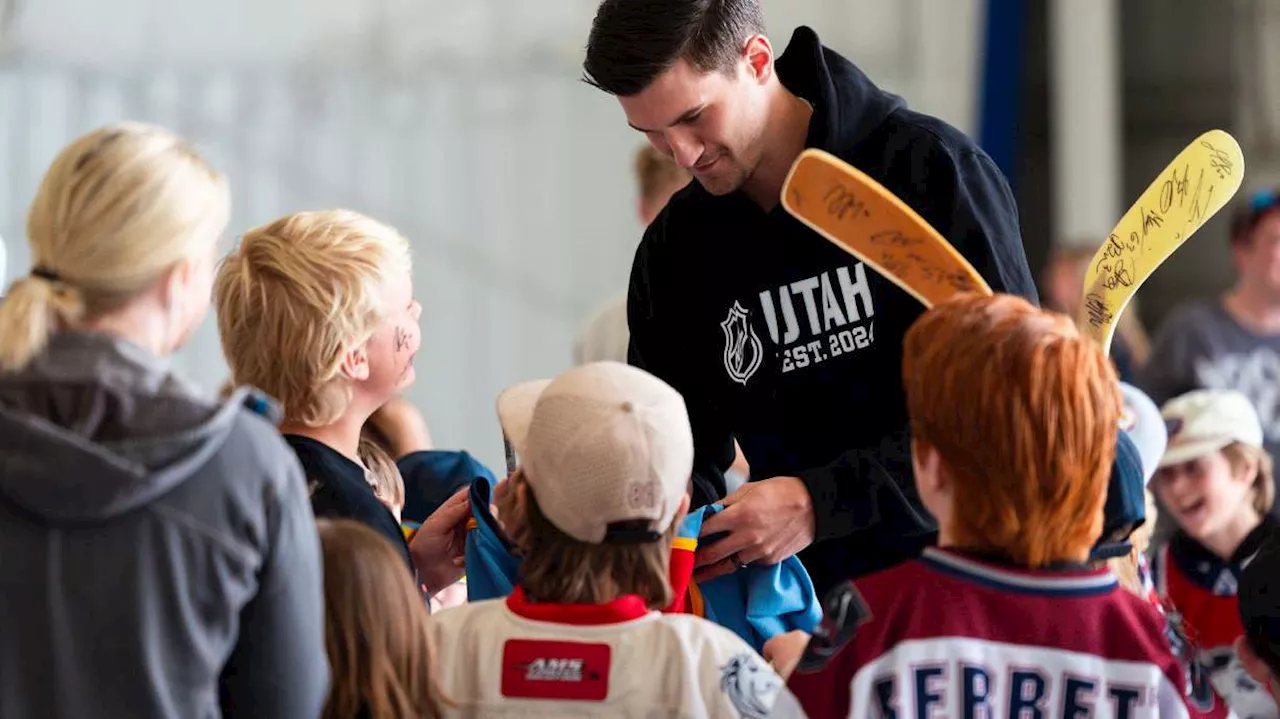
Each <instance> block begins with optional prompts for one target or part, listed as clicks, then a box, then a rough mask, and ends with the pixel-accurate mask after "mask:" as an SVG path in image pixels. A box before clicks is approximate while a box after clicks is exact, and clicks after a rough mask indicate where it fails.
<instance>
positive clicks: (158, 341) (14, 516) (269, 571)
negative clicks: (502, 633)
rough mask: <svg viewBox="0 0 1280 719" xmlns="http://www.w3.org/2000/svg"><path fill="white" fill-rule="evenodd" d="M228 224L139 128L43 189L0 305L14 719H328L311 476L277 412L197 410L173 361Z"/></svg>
mask: <svg viewBox="0 0 1280 719" xmlns="http://www.w3.org/2000/svg"><path fill="white" fill-rule="evenodd" d="M229 211H230V193H229V190H228V187H227V181H226V179H225V178H224V177H223V176H222V175H221V174H220V173H218V172H217V171H215V170H214V169H212V168H211V167H210V166H209V165H208V164H207V163H206V161H205V160H204V159H203V158H202V157H200V155H199V154H197V153H196V151H195V150H194V149H192V148H191V147H190V146H189V145H188V144H187V143H186V142H184V141H183V140H182V139H180V138H178V137H175V136H174V135H172V134H170V133H169V132H166V131H165V130H162V129H159V128H156V127H151V126H146V125H139V124H131V123H129V124H118V125H111V126H107V127H104V128H101V129H98V130H94V131H93V132H90V133H88V134H87V135H84V136H82V137H80V138H77V139H76V140H75V141H73V142H72V143H71V144H70V145H68V146H67V147H66V148H64V149H63V150H62V151H61V152H60V153H59V154H58V156H57V157H56V159H54V161H53V164H52V166H51V167H50V168H49V170H48V172H47V173H46V175H45V177H44V180H43V181H42V182H41V184H40V187H39V190H38V191H37V193H36V197H35V200H34V201H33V202H32V205H31V210H30V213H29V215H28V218H27V236H28V240H29V242H30V245H31V257H32V261H33V263H34V267H33V269H32V270H31V272H30V274H28V275H26V276H24V277H21V278H18V279H17V280H15V281H14V282H13V284H12V285H11V286H10V287H9V292H8V296H7V297H6V298H5V299H4V300H3V303H0V370H2V371H0V546H2V547H3V550H0V552H2V553H3V556H4V571H3V572H0V617H3V623H4V629H3V630H0V716H3V717H6V718H7V719H8V718H12V719H24V718H26V717H32V718H34V717H40V718H41V719H49V718H54V719H56V718H58V717H76V718H77V719H85V718H91V717H104V718H105V717H136V718H138V719H146V718H154V719H160V718H162V717H164V718H167V717H216V716H221V717H250V716H252V717H262V716H272V717H300V718H305V717H316V716H318V715H319V713H320V709H321V707H322V706H323V704H324V698H325V696H326V693H327V690H328V683H327V682H328V667H327V666H326V664H325V659H324V650H323V646H324V645H323V636H324V630H323V622H324V610H323V606H322V594H321V577H320V571H321V570H320V550H319V543H318V541H317V539H316V531H315V522H314V520H313V518H312V514H311V508H310V506H309V505H308V502H307V490H306V483H305V479H304V477H303V474H302V470H301V468H300V467H299V466H298V461H297V458H296V457H294V455H293V452H292V451H291V450H290V449H289V447H288V445H286V444H285V442H284V440H283V439H281V437H280V434H279V432H277V431H276V428H275V425H274V419H275V416H269V417H268V418H264V417H262V416H259V414H258V412H265V413H266V414H268V415H275V408H274V406H272V405H270V404H269V403H268V402H267V401H266V400H264V399H262V398H260V397H250V396H249V395H248V393H247V390H239V391H235V392H232V393H231V396H230V397H229V398H228V399H226V400H223V401H217V400H214V399H213V398H211V397H206V396H204V394H203V393H201V392H200V391H198V390H197V389H195V387H194V386H193V385H190V384H188V383H187V382H186V381H184V380H183V379H182V378H180V377H179V376H178V375H176V374H175V373H174V371H173V369H172V367H171V365H170V363H169V360H168V357H169V356H170V355H171V354H173V353H174V352H175V351H176V350H178V349H179V348H180V347H182V346H183V345H184V344H185V343H186V341H187V340H188V339H189V338H190V336H191V334H192V332H193V331H194V330H195V328H196V327H197V326H198V325H199V324H200V321H201V320H202V318H203V317H204V316H205V314H206V311H207V309H208V307H209V288H210V285H211V284H212V281H213V271H214V266H215V263H216V258H217V255H218V240H219V238H220V237H221V235H222V233H223V231H224V229H225V227H226V224H227V217H228V213H229ZM250 408H252V409H250ZM253 410H257V411H258V412H255V411H253Z"/></svg>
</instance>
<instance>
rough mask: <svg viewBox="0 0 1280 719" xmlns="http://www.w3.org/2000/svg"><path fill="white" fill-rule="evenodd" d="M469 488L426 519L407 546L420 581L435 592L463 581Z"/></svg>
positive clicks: (459, 491)
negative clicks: (460, 580)
mask: <svg viewBox="0 0 1280 719" xmlns="http://www.w3.org/2000/svg"><path fill="white" fill-rule="evenodd" d="M469 492H470V488H469V487H464V488H463V489H460V490H458V491H457V493H455V494H454V495H453V496H452V497H450V498H449V499H448V500H447V501H446V502H445V503H444V504H442V505H440V508H439V509H437V510H436V511H435V512H433V513H432V514H431V516H430V517H427V521H425V522H423V523H422V526H421V527H419V528H418V531H417V532H415V533H414V535H413V540H412V541H411V542H410V543H409V552H410V554H412V555H413V563H414V565H415V566H417V568H418V575H419V579H421V581H422V582H423V583H425V584H426V585H427V588H428V589H430V590H431V591H433V592H438V591H440V590H442V589H444V588H445V587H447V586H449V585H450V584H453V583H454V582H456V581H458V580H459V579H461V578H462V573H463V568H464V566H465V564H466V559H465V557H466V548H467V518H468V517H470V516H471V504H470V502H469V500H468V493H469Z"/></svg>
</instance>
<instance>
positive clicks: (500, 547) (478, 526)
mask: <svg viewBox="0 0 1280 719" xmlns="http://www.w3.org/2000/svg"><path fill="white" fill-rule="evenodd" d="M495 486H497V482H496V481H490V480H488V479H486V478H484V477H481V478H479V479H476V480H475V481H474V482H472V483H471V517H472V519H473V520H474V521H475V526H474V527H472V526H470V524H468V528H467V546H466V554H467V601H469V602H476V601H480V600H482V599H495V598H498V597H505V596H507V595H508V594H510V593H511V589H512V588H513V587H514V586H515V583H516V581H517V580H518V578H519V575H520V558H519V557H517V556H516V553H515V548H514V547H512V546H511V543H510V542H508V541H507V538H506V536H505V535H504V534H503V533H502V528H501V527H499V526H498V520H497V518H496V517H494V516H493V513H492V512H490V511H489V504H490V503H491V502H492V498H493V488H494V487H495Z"/></svg>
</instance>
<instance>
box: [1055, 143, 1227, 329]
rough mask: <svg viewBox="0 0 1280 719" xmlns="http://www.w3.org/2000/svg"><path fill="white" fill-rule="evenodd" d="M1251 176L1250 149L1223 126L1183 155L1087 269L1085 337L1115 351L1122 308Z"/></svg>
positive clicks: (1083, 308) (1083, 310) (1083, 311)
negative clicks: (1246, 176)
mask: <svg viewBox="0 0 1280 719" xmlns="http://www.w3.org/2000/svg"><path fill="white" fill-rule="evenodd" d="M1243 180H1244V153H1242V152H1241V151H1240V145H1239V143H1237V142H1236V140H1235V138H1234V137H1232V136H1231V135H1229V134H1227V133H1225V132H1223V131H1222V130H1210V131H1209V132H1206V133H1205V134H1203V135H1201V136H1200V137H1197V138H1196V139H1195V141H1194V142H1192V143H1191V144H1190V145H1187V147H1186V148H1185V149H1184V150H1183V151H1182V152H1180V153H1178V156H1177V157H1175V158H1174V159H1173V162H1171V163H1169V166H1168V167H1166V168H1165V169H1164V171H1163V172H1161V173H1160V174H1159V175H1158V176H1157V177H1156V179H1155V181H1154V182H1152V183H1151V186H1150V187H1148V188H1147V191H1146V192H1144V193H1142V195H1141V196H1140V197H1139V198H1138V201H1137V202H1135V203H1133V207H1130V208H1129V211H1128V212H1126V213H1125V215H1124V217H1122V218H1120V223H1119V224H1117V225H1116V227H1115V229H1114V230H1112V231H1111V235H1110V236H1109V237H1108V238H1107V241H1106V242H1105V243H1103V245H1102V247H1100V248H1099V249H1098V252H1097V254H1095V255H1094V256H1093V259H1092V260H1091V261H1090V263H1089V267H1088V269H1086V270H1085V276H1084V303H1083V304H1082V306H1081V309H1080V317H1079V318H1078V322H1079V325H1080V327H1081V329H1082V330H1083V331H1084V332H1085V334H1087V335H1089V336H1091V337H1093V338H1094V339H1096V340H1097V341H1098V342H1099V344H1101V345H1102V347H1103V349H1105V350H1107V351H1110V350H1111V340H1112V339H1113V338H1114V337H1115V331H1116V323H1117V322H1118V321H1119V319H1120V313H1121V312H1124V308H1125V307H1127V306H1128V304H1129V301H1130V300H1132V299H1133V296H1134V294H1136V293H1137V291H1138V288H1139V287H1141V286H1142V283H1143V282H1146V281H1147V278H1148V277H1150V276H1151V275H1152V273H1154V272H1155V271H1156V269H1157V268H1158V267H1160V265H1161V263H1163V262H1164V261H1165V260H1167V259H1168V258H1169V255H1172V254H1173V252H1174V250H1177V249H1178V248H1179V247H1180V246H1182V243H1184V242H1186V241H1187V238H1189V237H1191V235H1192V233H1194V232H1195V231H1196V230H1198V229H1200V227H1201V225H1203V224H1204V223H1205V222H1207V221H1208V220H1209V218H1210V217H1213V215H1214V214H1215V213H1217V211H1218V210H1221V209H1222V208H1223V207H1224V206H1225V205H1226V204H1227V202H1228V201H1230V200H1231V197H1232V196H1233V195H1235V194H1236V191H1237V190H1239V189H1240V183H1241V182H1242V181H1243Z"/></svg>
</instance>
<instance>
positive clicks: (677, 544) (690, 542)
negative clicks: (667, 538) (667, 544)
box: [671, 537, 698, 552]
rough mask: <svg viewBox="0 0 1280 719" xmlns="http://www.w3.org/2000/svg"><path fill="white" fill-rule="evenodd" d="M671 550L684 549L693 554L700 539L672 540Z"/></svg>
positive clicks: (677, 538) (679, 538)
mask: <svg viewBox="0 0 1280 719" xmlns="http://www.w3.org/2000/svg"><path fill="white" fill-rule="evenodd" d="M671 548H672V549H683V550H685V551H689V552H692V551H694V550H695V549H697V548H698V538H697V537H676V538H675V539H673V540H671Z"/></svg>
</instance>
